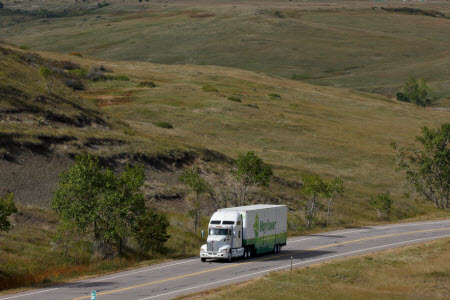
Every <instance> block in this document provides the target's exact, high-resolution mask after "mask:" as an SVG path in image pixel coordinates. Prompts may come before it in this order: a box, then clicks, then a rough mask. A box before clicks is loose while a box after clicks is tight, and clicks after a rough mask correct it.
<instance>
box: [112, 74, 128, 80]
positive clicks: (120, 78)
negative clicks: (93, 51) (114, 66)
mask: <svg viewBox="0 0 450 300" xmlns="http://www.w3.org/2000/svg"><path fill="white" fill-rule="evenodd" d="M113 79H114V80H119V81H130V78H128V77H127V76H125V75H117V76H114V77H113Z"/></svg>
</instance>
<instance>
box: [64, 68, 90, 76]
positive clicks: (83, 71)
mask: <svg viewBox="0 0 450 300" xmlns="http://www.w3.org/2000/svg"><path fill="white" fill-rule="evenodd" d="M67 73H70V74H73V75H75V76H77V77H80V78H87V74H88V69H86V68H80V69H76V70H68V71H67Z"/></svg>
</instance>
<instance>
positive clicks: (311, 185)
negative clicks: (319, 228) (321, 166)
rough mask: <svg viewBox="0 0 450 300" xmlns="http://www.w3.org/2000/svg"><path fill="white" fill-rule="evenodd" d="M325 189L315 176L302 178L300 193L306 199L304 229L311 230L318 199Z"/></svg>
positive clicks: (319, 179)
mask: <svg viewBox="0 0 450 300" xmlns="http://www.w3.org/2000/svg"><path fill="white" fill-rule="evenodd" d="M325 189H326V185H325V183H324V182H323V181H322V179H321V178H320V177H319V176H317V175H306V176H303V186H302V192H303V194H304V195H305V196H306V197H307V198H308V200H307V202H306V207H305V219H306V220H305V227H306V229H311V226H312V224H313V222H314V219H315V216H316V212H317V210H318V197H319V196H320V194H322V193H323V192H324V191H325Z"/></svg>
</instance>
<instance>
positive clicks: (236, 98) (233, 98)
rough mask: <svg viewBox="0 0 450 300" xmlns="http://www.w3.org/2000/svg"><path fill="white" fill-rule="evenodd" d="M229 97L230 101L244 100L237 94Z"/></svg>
mask: <svg viewBox="0 0 450 300" xmlns="http://www.w3.org/2000/svg"><path fill="white" fill-rule="evenodd" d="M227 99H228V100H230V101H234V102H242V100H241V99H240V98H238V97H235V96H230V97H228V98H227Z"/></svg>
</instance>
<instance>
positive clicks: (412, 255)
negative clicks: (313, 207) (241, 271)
mask: <svg viewBox="0 0 450 300" xmlns="http://www.w3.org/2000/svg"><path fill="white" fill-rule="evenodd" d="M449 255H450V239H445V240H439V241H433V242H428V243H424V244H420V245H412V246H406V247H402V248H400V249H394V250H388V251H384V252H381V253H378V254H370V255H365V256H362V257H357V258H345V259H341V260H338V261H334V262H330V263H324V264H320V265H317V266H313V267H307V268H304V269H298V270H294V272H293V273H290V272H273V273H271V274H269V275H267V276H265V277H263V278H259V279H256V280H252V281H249V282H245V283H243V284H240V285H236V286H227V287H224V288H219V289H216V290H215V291H211V292H205V293H199V294H197V295H193V296H188V297H182V299H255V298H258V299H275V298H281V299H324V298H330V297H332V298H333V299H447V298H448V294H449V292H450V291H449V287H448V278H449V276H450V272H449V270H450V256H449ZM386 274H389V278H386Z"/></svg>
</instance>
